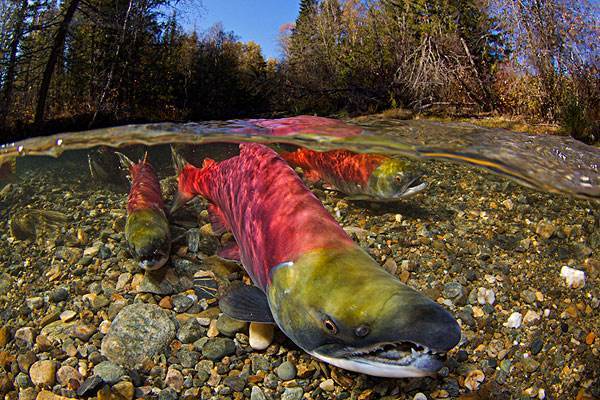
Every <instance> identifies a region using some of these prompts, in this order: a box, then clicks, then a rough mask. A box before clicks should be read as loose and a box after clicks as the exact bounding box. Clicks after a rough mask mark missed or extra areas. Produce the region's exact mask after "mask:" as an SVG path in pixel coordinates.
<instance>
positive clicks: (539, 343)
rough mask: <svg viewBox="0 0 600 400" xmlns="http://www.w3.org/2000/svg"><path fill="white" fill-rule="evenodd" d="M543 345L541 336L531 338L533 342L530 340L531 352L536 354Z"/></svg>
mask: <svg viewBox="0 0 600 400" xmlns="http://www.w3.org/2000/svg"><path fill="white" fill-rule="evenodd" d="M543 346H544V342H543V341H542V339H541V338H539V337H537V338H535V339H534V340H533V342H531V347H530V350H531V354H533V355H536V354H538V353H539V352H540V351H542V347H543Z"/></svg>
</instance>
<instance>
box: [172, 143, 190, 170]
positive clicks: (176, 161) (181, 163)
mask: <svg viewBox="0 0 600 400" xmlns="http://www.w3.org/2000/svg"><path fill="white" fill-rule="evenodd" d="M171 160H172V161H173V168H174V169H175V175H177V176H179V174H180V173H181V171H183V168H184V167H185V165H186V164H187V161H185V159H184V158H183V156H182V155H181V154H179V153H178V152H177V150H175V147H173V146H171Z"/></svg>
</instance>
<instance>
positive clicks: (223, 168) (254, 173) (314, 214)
mask: <svg viewBox="0 0 600 400" xmlns="http://www.w3.org/2000/svg"><path fill="white" fill-rule="evenodd" d="M240 148H241V151H240V155H239V156H236V157H233V158H230V159H228V160H225V161H222V162H220V163H218V164H217V163H215V162H214V161H209V162H205V166H204V168H202V169H199V168H196V167H193V166H191V165H189V164H187V165H186V166H185V167H184V168H183V170H182V172H181V173H180V175H179V182H180V183H179V188H180V192H182V193H185V194H187V195H188V196H190V195H201V196H202V197H205V198H206V199H208V200H209V201H210V202H211V203H212V205H213V206H214V208H212V212H213V214H220V217H219V218H220V219H221V220H222V222H223V224H224V225H225V227H226V228H227V229H228V230H230V231H231V232H232V234H233V236H234V238H235V240H236V242H237V244H238V246H239V249H240V258H241V261H242V264H243V265H244V267H245V268H246V270H247V272H248V274H249V275H250V277H251V278H252V280H253V281H254V283H255V284H256V285H257V286H259V287H260V288H261V289H263V290H265V287H266V286H267V285H268V284H269V283H270V270H271V269H272V268H274V267H276V266H277V265H280V264H282V263H285V262H289V261H291V260H295V259H296V258H298V257H299V256H300V255H302V254H304V253H306V252H309V251H310V250H312V249H340V248H344V247H350V246H356V244H355V243H354V242H353V241H352V239H350V237H348V235H347V234H346V233H345V232H344V230H343V229H342V228H341V227H340V226H339V225H338V224H337V222H336V221H335V220H334V219H333V217H332V216H331V215H330V214H329V213H328V212H327V210H326V209H325V208H323V206H322V205H321V203H320V201H319V200H318V199H317V198H316V197H315V196H314V195H313V194H312V193H311V192H310V191H309V190H308V189H307V188H306V186H305V185H304V184H303V183H302V181H301V180H300V178H299V177H298V175H296V173H295V172H294V171H293V170H292V169H291V168H290V167H289V166H288V165H287V163H286V162H285V161H283V160H282V159H281V158H280V157H279V156H278V155H277V153H275V152H274V151H272V150H270V149H269V148H267V147H265V146H262V145H257V144H243V145H240Z"/></svg>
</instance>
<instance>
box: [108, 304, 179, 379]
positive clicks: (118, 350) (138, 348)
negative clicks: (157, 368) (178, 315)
mask: <svg viewBox="0 0 600 400" xmlns="http://www.w3.org/2000/svg"><path fill="white" fill-rule="evenodd" d="M174 338H175V324H174V323H173V321H172V320H171V318H170V314H169V312H168V311H166V310H164V309H162V308H160V307H159V306H156V305H152V304H144V303H136V304H132V305H129V306H127V307H125V308H123V309H122V310H121V311H120V312H119V314H118V315H117V317H116V318H115V319H114V320H113V321H112V323H111V326H110V329H109V331H108V334H107V335H106V336H105V337H104V339H103V340H102V354H103V355H104V356H106V357H107V358H108V359H109V360H111V361H112V362H115V363H117V364H120V365H124V366H128V367H131V368H133V367H135V366H136V365H138V364H140V363H141V362H142V361H143V360H144V359H146V358H151V357H153V356H154V355H156V354H159V353H161V352H163V351H164V350H165V348H166V347H167V346H168V345H169V343H171V341H172V340H173V339H174Z"/></svg>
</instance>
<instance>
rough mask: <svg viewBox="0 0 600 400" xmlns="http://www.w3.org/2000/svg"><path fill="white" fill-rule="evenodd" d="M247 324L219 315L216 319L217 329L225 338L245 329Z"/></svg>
mask: <svg viewBox="0 0 600 400" xmlns="http://www.w3.org/2000/svg"><path fill="white" fill-rule="evenodd" d="M247 325H248V323H247V322H244V321H239V320H237V319H233V318H230V317H228V316H227V315H225V314H221V315H220V316H219V318H218V319H217V329H218V330H219V332H220V333H222V334H223V335H225V336H229V337H234V336H235V334H236V333H238V332H240V331H243V330H244V329H246V326H247Z"/></svg>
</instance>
